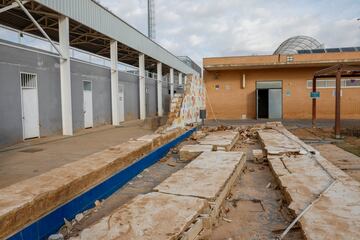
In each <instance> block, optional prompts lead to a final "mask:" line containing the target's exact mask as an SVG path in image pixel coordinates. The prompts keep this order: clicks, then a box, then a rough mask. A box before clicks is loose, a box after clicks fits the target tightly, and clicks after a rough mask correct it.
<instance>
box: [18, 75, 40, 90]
mask: <svg viewBox="0 0 360 240" xmlns="http://www.w3.org/2000/svg"><path fill="white" fill-rule="evenodd" d="M20 79H21V88H36V87H37V86H36V85H37V84H36V74H32V73H20Z"/></svg>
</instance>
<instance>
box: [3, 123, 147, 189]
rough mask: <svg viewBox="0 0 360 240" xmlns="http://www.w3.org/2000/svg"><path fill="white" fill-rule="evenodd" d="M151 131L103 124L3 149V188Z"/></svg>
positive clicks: (135, 127)
mask: <svg viewBox="0 0 360 240" xmlns="http://www.w3.org/2000/svg"><path fill="white" fill-rule="evenodd" d="M149 133H152V131H151V130H148V129H144V128H142V127H140V126H138V125H135V126H134V125H133V126H125V127H118V128H115V127H112V126H102V127H99V128H94V129H88V130H83V131H81V132H79V133H77V134H76V135H75V136H73V137H62V136H54V137H49V138H45V139H36V140H33V141H28V142H25V143H21V144H19V145H14V146H12V147H9V148H5V149H1V150H0V188H3V187H6V186H9V185H11V184H13V183H16V182H19V181H22V180H25V179H28V178H31V177H34V176H37V175H40V174H42V173H44V172H47V171H49V170H51V169H53V168H57V167H60V166H62V165H64V164H67V163H70V162H73V161H76V160H79V159H80V158H82V157H85V156H87V155H90V154H92V153H95V152H99V151H101V150H104V149H106V148H108V147H110V146H113V145H117V144H120V143H122V142H126V141H128V140H129V139H131V138H137V137H140V136H143V135H146V134H149Z"/></svg>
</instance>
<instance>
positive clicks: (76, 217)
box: [75, 213, 84, 222]
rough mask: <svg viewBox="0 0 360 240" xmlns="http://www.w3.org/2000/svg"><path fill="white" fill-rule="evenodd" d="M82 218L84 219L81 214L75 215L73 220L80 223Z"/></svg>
mask: <svg viewBox="0 0 360 240" xmlns="http://www.w3.org/2000/svg"><path fill="white" fill-rule="evenodd" d="M83 218H84V214H82V213H79V214H76V216H75V220H76V221H77V222H80V221H81V220H82V219H83Z"/></svg>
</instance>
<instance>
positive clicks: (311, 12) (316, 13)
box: [100, 0, 360, 64]
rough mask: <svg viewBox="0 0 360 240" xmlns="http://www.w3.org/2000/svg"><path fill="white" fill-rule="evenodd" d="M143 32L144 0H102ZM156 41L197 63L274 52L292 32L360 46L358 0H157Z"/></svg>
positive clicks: (330, 43)
mask: <svg viewBox="0 0 360 240" xmlns="http://www.w3.org/2000/svg"><path fill="white" fill-rule="evenodd" d="M100 3H101V4H102V5H104V6H106V7H107V8H109V9H110V10H111V11H112V12H114V13H115V14H117V15H118V16H119V17H120V18H122V19H123V20H125V21H127V22H128V23H130V24H131V25H133V26H134V27H135V28H137V29H138V30H139V31H141V32H143V33H145V34H146V33H147V0H100ZM155 5H156V24H157V26H156V35H157V36H156V41H157V42H158V43H160V44H161V45H162V46H164V47H165V48H167V49H168V50H170V51H171V52H173V53H174V54H176V55H188V56H190V57H191V58H193V59H194V60H195V61H196V62H198V63H199V64H201V62H202V58H203V57H209V56H223V55H249V54H251V55H252V54H272V53H273V51H274V50H275V49H276V48H277V46H278V45H279V44H280V43H281V42H282V41H284V40H285V39H287V38H288V37H291V36H295V35H308V36H312V37H314V38H316V39H318V40H319V41H320V42H321V43H323V44H325V47H347V46H360V21H357V19H358V18H360V0H155Z"/></svg>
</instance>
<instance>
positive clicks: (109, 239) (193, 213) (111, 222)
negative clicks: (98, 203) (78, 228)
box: [71, 192, 209, 240]
mask: <svg viewBox="0 0 360 240" xmlns="http://www.w3.org/2000/svg"><path fill="white" fill-rule="evenodd" d="M208 208H209V205H208V203H207V201H206V200H204V199H199V198H194V197H187V196H175V195H170V194H163V193H155V192H153V193H148V194H145V195H139V196H137V197H135V198H134V199H133V200H131V201H130V202H129V203H127V204H125V205H123V206H121V207H120V208H118V209H116V210H115V211H114V212H113V213H112V214H111V215H109V216H106V217H104V218H102V219H101V220H100V221H99V222H97V223H96V224H94V225H92V226H91V227H89V228H87V229H84V230H83V231H82V232H81V233H80V236H78V237H73V238H71V240H93V239H97V240H115V239H116V240H121V239H123V240H138V239H144V240H153V239H157V240H173V239H178V238H179V237H180V235H181V234H182V233H183V232H184V231H185V230H186V228H187V227H188V226H189V225H190V224H191V223H192V222H193V221H194V220H195V219H196V218H197V217H198V216H199V214H202V213H205V212H206V211H207V209H208Z"/></svg>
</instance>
